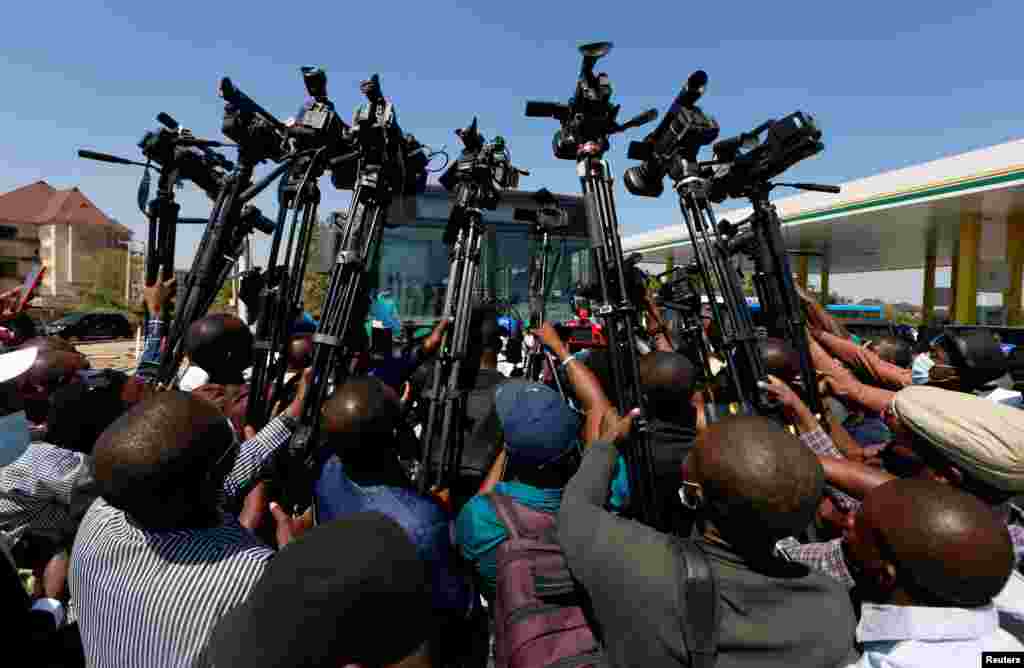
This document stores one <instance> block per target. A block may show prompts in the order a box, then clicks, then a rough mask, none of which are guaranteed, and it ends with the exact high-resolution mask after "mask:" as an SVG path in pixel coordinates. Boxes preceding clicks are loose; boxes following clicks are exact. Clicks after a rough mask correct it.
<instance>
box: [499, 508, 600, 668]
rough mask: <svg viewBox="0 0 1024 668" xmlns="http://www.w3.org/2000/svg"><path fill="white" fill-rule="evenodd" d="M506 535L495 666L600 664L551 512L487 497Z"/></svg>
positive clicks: (541, 667) (501, 552) (578, 667)
mask: <svg viewBox="0 0 1024 668" xmlns="http://www.w3.org/2000/svg"><path fill="white" fill-rule="evenodd" d="M487 498H489V499H490V501H491V505H493V506H494V512H495V514H496V515H497V517H498V521H499V522H501V523H502V524H503V525H504V526H505V530H506V531H507V532H508V535H509V538H508V540H506V541H505V542H503V543H502V544H501V545H499V546H498V550H497V553H496V555H495V556H496V558H497V566H498V568H497V573H498V577H497V596H496V597H495V605H494V650H495V651H494V653H495V666H496V668H548V667H552V668H553V667H555V666H557V667H558V668H584V667H589V668H603V667H604V666H607V665H608V664H607V661H606V659H605V656H604V653H603V652H602V650H601V646H600V644H599V643H598V642H597V638H595V637H594V633H593V632H592V631H591V630H590V625H589V624H588V623H587V620H586V617H585V616H584V614H583V609H582V607H580V605H579V603H578V596H577V595H576V584H575V582H574V581H573V579H572V575H571V574H570V573H569V567H568V565H567V564H566V561H565V555H564V554H563V553H562V548H561V546H560V545H559V544H558V540H557V538H556V532H555V531H556V529H555V517H554V516H552V515H549V514H547V513H542V512H540V511H537V510H532V509H530V508H527V507H526V506H524V505H522V504H520V503H517V502H515V501H514V500H512V499H511V498H509V497H507V496H504V495H502V494H493V493H492V494H490V495H488V497H487Z"/></svg>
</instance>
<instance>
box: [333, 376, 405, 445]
mask: <svg viewBox="0 0 1024 668" xmlns="http://www.w3.org/2000/svg"><path fill="white" fill-rule="evenodd" d="M398 415H399V403H398V396H397V395H396V394H395V392H394V390H392V389H391V388H390V387H389V386H387V385H385V384H384V383H383V382H381V381H380V380H379V379H377V378H373V377H371V376H365V377H361V378H352V379H350V380H348V381H346V382H345V384H344V385H342V386H341V387H339V388H338V389H337V390H335V392H334V394H332V395H331V397H330V398H329V399H328V400H327V401H326V402H324V407H323V426H324V432H325V433H326V434H327V435H328V441H329V442H330V443H331V445H332V447H334V448H335V449H336V450H338V451H341V450H348V451H352V450H354V449H363V448H365V447H371V448H372V447H376V446H380V445H382V444H384V443H385V442H386V444H388V445H390V444H391V434H392V431H393V430H394V428H395V423H396V421H397V420H398ZM382 438H383V439H386V440H385V441H382V440H381V439H382Z"/></svg>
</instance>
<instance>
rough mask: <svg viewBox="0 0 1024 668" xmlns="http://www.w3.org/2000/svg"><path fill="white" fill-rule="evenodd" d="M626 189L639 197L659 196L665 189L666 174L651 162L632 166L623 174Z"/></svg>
mask: <svg viewBox="0 0 1024 668" xmlns="http://www.w3.org/2000/svg"><path fill="white" fill-rule="evenodd" d="M622 178H623V182H624V183H625V184H626V190H628V191H629V192H630V193H631V194H633V195H637V196H639V197H658V196H659V195H661V193H662V192H663V191H664V189H665V187H664V185H663V184H662V180H663V179H664V174H662V173H661V171H660V170H658V169H656V168H655V167H654V166H653V165H652V164H651V163H649V162H645V163H643V164H640V165H636V166H634V167H630V168H629V169H627V170H626V172H625V174H624V175H623V177H622Z"/></svg>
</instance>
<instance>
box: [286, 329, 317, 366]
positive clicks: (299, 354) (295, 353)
mask: <svg viewBox="0 0 1024 668" xmlns="http://www.w3.org/2000/svg"><path fill="white" fill-rule="evenodd" d="M312 364H313V335H312V334H297V335H295V336H293V337H292V338H291V340H289V341H288V368H289V369H291V370H292V371H299V370H301V369H308V368H309V367H310V366H311V365H312Z"/></svg>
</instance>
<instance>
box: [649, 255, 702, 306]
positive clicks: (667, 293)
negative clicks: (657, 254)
mask: <svg viewBox="0 0 1024 668" xmlns="http://www.w3.org/2000/svg"><path fill="white" fill-rule="evenodd" d="M699 274H700V269H699V268H698V267H697V265H696V263H693V262H691V263H690V264H688V265H686V266H684V267H675V268H673V269H671V270H669V271H667V272H665V273H663V274H659V275H658V276H657V277H656V278H657V279H658V281H659V283H660V285H659V286H658V291H657V294H656V295H655V301H654V303H655V304H656V305H657V306H663V307H665V308H670V309H672V310H674V311H679V312H680V313H681V314H683V315H684V316H691V315H698V316H699V315H702V311H703V306H702V304H701V300H700V290H699V289H698V287H697V283H696V281H697V277H698V276H699Z"/></svg>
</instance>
